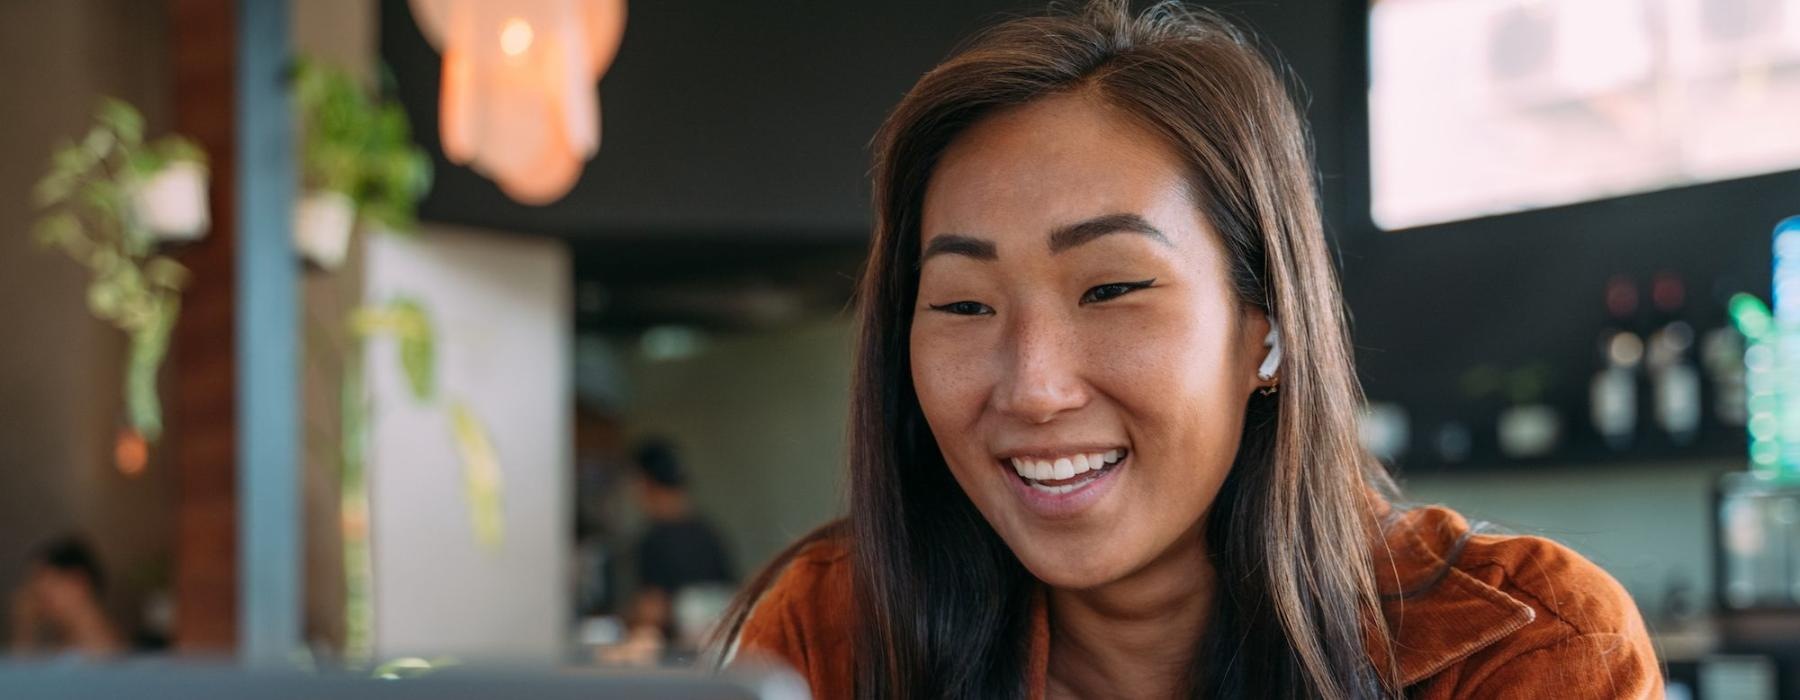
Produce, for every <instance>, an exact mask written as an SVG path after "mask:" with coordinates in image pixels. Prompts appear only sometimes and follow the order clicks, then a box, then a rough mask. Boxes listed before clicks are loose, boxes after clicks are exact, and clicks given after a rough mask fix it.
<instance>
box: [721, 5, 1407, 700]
mask: <svg viewBox="0 0 1800 700" xmlns="http://www.w3.org/2000/svg"><path fill="white" fill-rule="evenodd" d="M1275 65H1278V64H1277V63H1275V62H1274V61H1272V60H1270V59H1268V58H1265V56H1264V53H1263V52H1262V51H1261V50H1260V49H1259V47H1258V45H1257V44H1256V43H1255V42H1254V41H1253V40H1252V39H1251V38H1250V37H1248V36H1247V35H1246V34H1245V33H1243V32H1241V31H1240V30H1238V29H1237V28H1235V27H1234V26H1233V25H1232V24H1231V23H1229V22H1227V21H1225V20H1223V19H1220V18H1219V17H1217V16H1216V15H1213V14H1210V13H1205V12H1200V11H1195V10H1190V9H1187V8H1184V7H1182V6H1181V5H1180V4H1178V3H1175V2H1164V3H1160V4H1157V5H1155V6H1153V7H1151V8H1149V9H1148V10H1145V11H1143V12H1141V13H1133V12H1132V11H1131V9H1130V7H1129V2H1128V0H1098V1H1095V2H1092V3H1090V4H1088V5H1086V6H1084V7H1083V8H1081V9H1079V10H1076V11H1073V12H1053V13H1052V14H1050V15H1047V16H1038V17H1027V18H1020V19H1013V20H1009V21H1006V22H1003V23H1001V24H999V25H997V26H994V27H992V28H991V29H989V30H987V31H985V32H983V33H981V34H979V35H977V36H976V37H974V38H973V39H972V40H970V41H969V42H967V43H966V44H965V45H964V46H963V47H962V48H961V49H960V50H958V51H957V52H956V53H955V54H954V55H952V56H951V57H950V58H949V59H947V60H946V61H945V62H944V63H943V64H941V65H939V66H938V67H937V68H935V69H933V70H932V71H931V72H929V73H927V74H926V75H925V76H924V77H923V78H921V79H920V80H919V82H918V84H916V85H915V86H913V88H912V90H911V91H910V92H908V93H907V95H906V97H905V98H904V99H902V100H901V101H900V104H899V105H898V106H897V107H895V108H894V111H893V113H892V114H891V115H890V116H889V117H888V119H887V122H886V123H885V124H884V125H883V126H882V128H881V130H880V132H879V133H878V134H877V135H876V137H875V140H874V167H873V174H872V177H873V184H874V205H875V230H874V237H873V241H872V242H871V247H870V250H869V257H868V263H867V267H866V269H865V271H864V273H863V277H862V280H861V286H860V290H859V299H858V302H859V310H860V322H861V331H860V335H859V344H858V348H859V349H858V356H857V359H856V369H855V380H854V387H853V390H852V397H851V405H850V426H849V431H850V432H849V445H850V454H849V463H850V511H849V516H848V517H847V518H846V519H845V520H844V521H840V522H837V523H833V524H831V525H828V526H827V527H826V528H824V529H822V530H821V531H819V532H817V533H814V534H813V535H811V536H809V537H808V538H806V539H805V540H803V541H802V542H801V543H799V544H797V545H796V546H794V547H792V548H790V549H789V550H788V551H787V552H784V553H783V554H782V555H781V556H779V557H778V558H777V559H776V561H775V562H773V563H772V564H771V565H770V566H769V568H768V569H766V570H765V571H764V572H763V573H762V574H761V575H759V576H758V577H756V578H755V579H754V580H753V581H752V582H751V585H750V587H749V588H748V589H747V590H746V591H745V592H744V594H743V595H742V597H741V598H740V599H739V601H738V604H737V605H736V607H735V608H734V610H733V611H732V613H730V614H729V615H728V616H727V619H726V624H725V625H724V627H723V631H724V633H725V635H726V637H727V638H734V637H735V636H736V634H737V631H738V630H739V629H741V627H742V625H743V622H744V620H745V619H746V618H747V617H748V615H749V613H750V610H751V608H752V606H753V605H754V604H755V601H756V599H757V597H758V596H759V595H760V594H761V592H762V590H763V589H765V588H767V587H768V585H770V583H771V582H772V581H773V579H774V578H775V577H776V576H777V575H778V574H779V572H780V571H781V569H782V567H783V566H785V565H786V563H787V560H788V559H790V558H791V557H792V556H793V555H794V554H795V553H796V552H798V551H799V549H800V548H801V547H803V546H804V545H805V544H807V543H808V542H810V541H814V540H817V539H821V538H837V539H840V540H842V541H844V542H845V543H846V544H847V546H848V547H849V549H850V551H851V552H852V562H853V572H854V573H853V581H852V590H853V598H854V602H853V605H854V610H851V611H845V612H846V614H847V615H848V617H849V619H852V620H855V621H856V624H857V631H856V636H855V639H856V648H855V665H856V689H857V690H856V693H857V696H858V697H860V698H944V697H956V698H1001V697H1017V696H1019V695H1020V694H1021V693H1022V692H1023V689H1024V684H1023V678H1024V670H1025V663H1026V659H1025V655H1026V644H1027V641H1028V636H1029V629H1028V624H1029V606H1030V604H1031V603H1030V600H1031V591H1032V589H1033V587H1034V586H1036V585H1037V582H1036V581H1035V580H1034V579H1033V577H1032V576H1031V575H1030V574H1029V573H1028V572H1027V571H1025V569H1024V567H1023V566H1022V565H1021V564H1020V563H1019V561H1018V560H1017V558H1015V557H1014V556H1013V553H1012V552H1011V550H1010V549H1008V548H1007V546H1006V544H1005V543H1004V542H1003V541H1001V539H1000V537H999V536H998V535H997V534H996V533H995V532H994V530H993V529H992V528H991V527H990V526H989V525H988V523H987V522H986V521H985V520H984V519H983V518H982V516H981V514H980V513H979V512H978V511H977V510H976V509H975V506H974V504H973V503H971V502H970V500H969V498H968V497H967V495H966V494H964V493H963V491H962V490H961V488H959V487H958V485H957V483H956V481H955V480H954V479H953V478H952V477H951V475H950V471H949V468H948V467H947V465H946V464H945V463H944V458H943V454H942V453H941V452H940V451H939V448H938V445H937V443H936V441H935V440H934V439H933V437H932V434H931V431H930V429H929V427H928V426H927V425H926V423H925V419H924V416H923V414H922V413H921V410H920V407H919V401H918V398H917V397H916V396H915V394H914V389H913V385H912V379H911V371H910V364H909V363H910V358H909V357H908V337H909V334H910V330H911V329H910V326H911V321H912V310H913V306H914V303H915V301H916V298H915V297H916V294H917V289H918V265H917V263H918V261H919V252H920V251H919V246H920V241H919V236H920V232H919V221H920V209H921V204H922V200H923V197H924V193H925V189H926V184H927V182H928V181H929V180H930V178H931V175H932V170H933V168H934V167H935V166H936V164H937V161H938V158H939V157H940V156H941V155H942V153H943V152H944V150H945V148H946V147H947V146H948V145H949V144H950V143H951V142H952V141H953V140H954V139H956V138H957V137H958V135H960V134H961V133H962V132H963V131H964V130H966V129H967V128H968V127H969V126H970V125H971V124H974V123H976V122H977V121H979V120H981V119H982V118H983V117H985V116H987V115H990V114H992V113H993V112H995V111H996V110H1001V109H1005V108H1008V107H1013V106H1017V105H1022V104H1025V103H1028V102H1031V101H1033V100H1036V99H1039V98H1042V97H1045V96H1048V95H1054V94H1059V93H1067V92H1071V91H1078V90H1079V91H1089V92H1091V94H1093V95H1095V96H1097V97H1099V98H1100V99H1103V100H1105V101H1107V102H1108V103H1109V104H1110V105H1112V106H1113V107H1116V108H1118V110H1119V112H1120V113H1122V114H1126V115H1129V116H1130V118H1133V119H1136V120H1137V121H1138V122H1139V123H1140V124H1141V125H1142V126H1144V127H1146V128H1147V129H1149V131H1150V132H1151V133H1153V134H1156V135H1158V136H1160V137H1161V138H1163V139H1165V140H1166V143H1167V145H1168V146H1169V147H1170V148H1171V149H1172V150H1173V151H1174V152H1175V153H1177V154H1179V156H1180V157H1181V158H1182V159H1183V160H1184V161H1185V163H1186V165H1187V168H1188V170H1189V173H1190V175H1191V179H1192V187H1193V190H1194V194H1195V195H1196V197H1195V201H1197V202H1200V203H1202V206H1203V207H1204V210H1205V211H1204V214H1205V215H1206V217H1207V219H1208V221H1209V223H1210V224H1211V225H1212V227H1213V229H1214V230H1215V231H1216V232H1217V233H1218V235H1219V236H1220V238H1221V242H1222V244H1223V246H1224V248H1225V251H1226V253H1227V257H1228V258H1229V260H1230V270H1231V275H1232V281H1233V286H1234V288H1235V291H1236V294H1237V296H1238V299H1239V301H1240V302H1241V303H1242V304H1243V305H1244V306H1245V308H1247V309H1249V308H1253V309H1259V310H1261V311H1263V312H1266V313H1267V314H1269V317H1270V319H1271V322H1273V323H1275V324H1276V325H1277V326H1278V327H1279V328H1280V331H1281V337H1282V341H1283V345H1284V347H1285V350H1286V353H1285V358H1284V360H1283V364H1282V366H1281V389H1280V392H1279V393H1277V394H1275V395H1274V396H1257V397H1254V398H1252V399H1250V400H1249V402H1248V405H1247V406H1246V408H1245V410H1246V416H1245V421H1244V433H1243V440H1242V443H1241V447H1240V449H1239V452H1238V455H1237V458H1236V460H1235V462H1234V464H1233V465H1232V467H1231V473H1230V474H1229V475H1228V476H1227V478H1226V480H1225V482H1224V484H1223V486H1222V487H1221V490H1220V492H1219V494H1218V497H1217V498H1216V500H1215V501H1214V503H1213V506H1212V508H1211V510H1210V511H1209V512H1208V514H1207V516H1206V517H1207V518H1208V520H1207V523H1206V528H1205V533H1206V538H1207V545H1208V549H1209V553H1210V554H1209V555H1210V556H1211V557H1212V559H1213V561H1212V563H1213V565H1214V566H1215V567H1216V569H1217V571H1218V581H1219V582H1220V586H1219V596H1218V600H1217V609H1216V610H1215V614H1214V615H1213V616H1212V617H1211V618H1210V620H1211V621H1210V623H1209V630H1208V633H1207V635H1206V639H1205V641H1204V642H1203V643H1202V644H1201V646H1200V648H1197V649H1195V650H1194V662H1193V667H1192V672H1191V674H1190V678H1191V681H1190V682H1191V686H1192V689H1193V692H1194V693H1195V694H1196V695H1200V696H1215V695H1224V696H1245V697H1269V698H1290V697H1309V698H1311V697H1319V698H1362V697H1384V696H1393V695H1396V694H1397V690H1396V688H1395V685H1396V682H1395V677H1396V673H1395V671H1394V669H1393V668H1392V666H1391V664H1390V665H1389V666H1388V667H1386V668H1377V667H1376V666H1375V665H1374V663H1373V662H1372V661H1371V652H1373V651H1376V650H1374V649H1371V648H1370V645H1381V646H1383V647H1386V646H1388V645H1389V644H1390V642H1389V636H1388V632H1387V628H1386V625H1385V623H1384V622H1383V618H1382V615H1381V608H1380V596H1379V595H1378V593H1377V585H1376V577H1375V572H1374V570H1373V569H1374V566H1373V564H1372V561H1373V559H1372V552H1371V547H1372V543H1373V542H1376V541H1379V540H1378V534H1379V530H1380V526H1379V523H1378V522H1377V520H1378V516H1377V514H1378V513H1381V512H1384V508H1383V507H1382V506H1383V503H1384V501H1385V499H1387V498H1390V497H1391V496H1392V495H1393V494H1394V493H1395V490H1394V488H1393V483H1392V481H1391V480H1390V479H1389V477H1388V476H1387V474H1386V472H1385V471H1384V470H1383V468H1382V467H1381V465H1380V464H1379V463H1378V462H1376V461H1375V460H1374V459H1372V458H1371V457H1370V456H1369V455H1368V453H1367V452H1366V451H1365V450H1364V449H1363V448H1362V447H1361V445H1360V444H1359V443H1358V441H1357V438H1356V411H1357V409H1358V407H1360V406H1361V405H1362V400H1363V399H1362V393H1361V388H1360V387H1359V385H1358V384H1357V381H1356V373H1355V370H1354V367H1353V363H1352V356H1351V346H1350V343H1349V332H1348V328H1347V322H1346V318H1345V313H1344V309H1343V303H1342V297H1341V294H1340V291H1339V288H1338V282H1337V275H1336V272H1335V270H1334V268H1333V266H1332V256H1331V253H1330V250H1329V248H1328V245H1327V243H1326V240H1325V234H1324V228H1323V223H1322V220H1321V216H1320V211H1319V205H1318V192H1317V188H1316V185H1315V181H1314V177H1315V175H1314V172H1315V171H1314V169H1313V161H1312V153H1311V143H1310V141H1309V137H1308V135H1307V132H1306V129H1305V126H1304V125H1303V123H1302V121H1301V119H1300V116H1299V114H1298V111H1297V108H1296V106H1295V99H1294V98H1293V95H1292V94H1291V93H1290V92H1289V85H1288V83H1287V82H1286V81H1285V80H1284V79H1283V77H1282V74H1281V73H1278V72H1277V70H1276V69H1275V67H1274V66H1275ZM1381 651H1382V652H1384V653H1381V654H1378V655H1376V658H1383V659H1392V658H1393V655H1392V654H1391V653H1388V652H1391V650H1389V649H1382V650H1381Z"/></svg>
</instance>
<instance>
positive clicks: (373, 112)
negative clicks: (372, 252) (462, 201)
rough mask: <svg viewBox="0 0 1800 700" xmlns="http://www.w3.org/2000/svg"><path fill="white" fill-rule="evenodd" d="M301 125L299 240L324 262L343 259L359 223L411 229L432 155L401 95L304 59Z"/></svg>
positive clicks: (299, 77)
mask: <svg viewBox="0 0 1800 700" xmlns="http://www.w3.org/2000/svg"><path fill="white" fill-rule="evenodd" d="M293 94H294V107H295V109H296V110H298V112H299V123H300V129H301V153H300V164H301V183H302V186H303V187H304V190H305V191H304V193H303V194H302V196H301V199H300V203H299V206H297V207H296V209H295V221H294V244H295V247H296V248H298V249H299V250H300V252H301V254H303V255H305V256H306V258H307V259H308V260H311V261H312V262H313V263H315V264H317V265H319V266H320V267H323V268H325V269H328V270H329V269H335V268H336V267H337V266H338V265H339V264H340V263H342V262H343V259H344V255H345V253H346V251H347V250H348V249H349V245H350V237H351V234H352V233H353V231H354V230H355V228H356V225H357V224H358V223H363V224H365V225H372V226H379V227H381V228H385V229H388V230H391V231H395V232H401V233H408V232H411V231H412V230H413V229H414V227H415V226H416V225H417V221H418V219H417V209H418V202H419V199H421V198H423V197H424V196H425V192H426V191H427V190H429V189H431V159H430V157H428V156H427V155H426V154H425V151H424V149H421V148H419V147H418V146H417V145H416V144H414V143H413V141H412V127H411V126H410V125H409V124H408V123H407V121H406V111H405V110H404V109H402V108H401V106H400V104H399V103H398V102H397V101H393V100H388V99H383V98H379V97H371V96H370V95H369V94H368V93H367V92H366V91H365V90H363V88H362V86H361V85H360V84H358V83H357V81H356V78H355V77H353V76H351V75H350V74H349V73H347V72H345V71H344V70H342V69H339V68H334V67H331V66H328V65H326V64H324V63H320V62H318V61H315V60H310V59H301V60H300V61H299V62H297V63H296V64H295V67H294V73H293Z"/></svg>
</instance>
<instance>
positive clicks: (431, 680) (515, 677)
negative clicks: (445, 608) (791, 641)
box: [0, 661, 811, 700]
mask: <svg viewBox="0 0 1800 700" xmlns="http://www.w3.org/2000/svg"><path fill="white" fill-rule="evenodd" d="M810 697H811V695H810V694H809V693H808V692H807V687H806V682H805V681H804V680H802V679H800V677H799V676H796V675H794V674H793V673H792V672H790V671H786V670H783V669H775V668H767V667H749V668H733V669H732V670H730V671H727V672H725V673H723V674H709V673H704V672H699V671H675V670H669V671H616V670H583V669H543V670H526V669H485V670H484V669H477V668H463V667H457V668H449V669H443V670H438V671H433V672H431V673H428V674H425V675H421V676H416V677H410V678H399V679H379V678H374V677H371V676H370V675H367V674H355V675H352V674H349V673H339V672H331V673H304V672H300V671H257V670H246V669H242V668H237V667H232V666H224V665H183V664H169V665H163V664H157V665H142V664H138V663H134V662H129V661H127V662H120V663H118V664H110V665H109V664H76V663H67V664H64V663H57V664H27V663H0V698H31V699H32V700H76V699H78V698H79V699H80V700H93V699H99V698H131V699H132V700H140V699H141V700H192V699H193V698H248V699H250V700H322V699H331V700H489V699H492V700H511V699H513V698H533V699H534V700H603V699H606V698H632V699H633V700H637V699H640V698H641V699H642V700H806V699H807V698H810Z"/></svg>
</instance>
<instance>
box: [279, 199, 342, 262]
mask: <svg viewBox="0 0 1800 700" xmlns="http://www.w3.org/2000/svg"><path fill="white" fill-rule="evenodd" d="M355 228H356V203H355V202H354V201H351V199H350V197H349V196H348V195H345V194H343V193H341V192H331V191H321V192H312V193H309V194H307V195H306V196H305V197H303V198H301V200H300V202H299V204H297V205H295V207H294V248H295V249H297V250H299V251H300V255H301V257H304V258H306V259H307V260H309V261H311V262H312V263H313V264H315V265H318V266H319V267H322V268H325V269H327V270H335V269H337V267H338V265H341V264H343V262H344V254H345V253H347V252H348V251H349V250H350V233H351V232H352V231H353V230H354V229H355Z"/></svg>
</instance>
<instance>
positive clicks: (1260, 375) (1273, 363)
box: [1256, 318, 1281, 382]
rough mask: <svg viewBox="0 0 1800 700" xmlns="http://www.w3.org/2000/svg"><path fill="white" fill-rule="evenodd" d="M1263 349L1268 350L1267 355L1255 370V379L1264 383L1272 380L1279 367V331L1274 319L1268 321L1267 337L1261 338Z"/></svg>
mask: <svg viewBox="0 0 1800 700" xmlns="http://www.w3.org/2000/svg"><path fill="white" fill-rule="evenodd" d="M1263 347H1266V348H1268V349H1269V355H1268V356H1267V357H1264V358H1263V362H1262V366H1261V367H1258V368H1256V378H1257V379H1261V380H1263V381H1265V382H1266V381H1269V380H1271V379H1274V378H1275V370H1277V369H1279V368H1280V367H1281V329H1279V328H1276V327H1275V319H1272V318H1271V319H1269V335H1267V336H1265V337H1264V338H1263Z"/></svg>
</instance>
